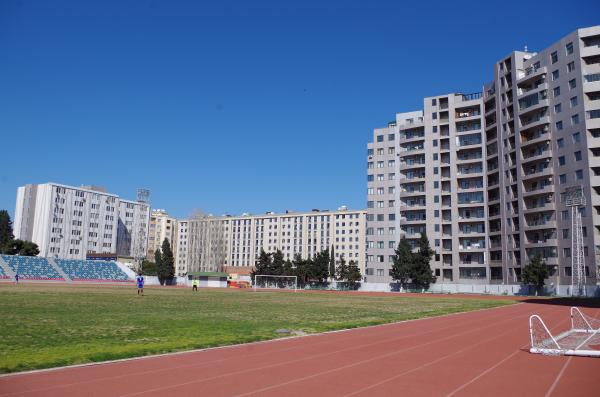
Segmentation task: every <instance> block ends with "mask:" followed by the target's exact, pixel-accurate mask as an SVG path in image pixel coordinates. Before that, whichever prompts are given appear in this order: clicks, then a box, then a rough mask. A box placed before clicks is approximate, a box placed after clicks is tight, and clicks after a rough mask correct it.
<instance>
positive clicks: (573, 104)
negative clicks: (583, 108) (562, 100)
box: [569, 96, 577, 108]
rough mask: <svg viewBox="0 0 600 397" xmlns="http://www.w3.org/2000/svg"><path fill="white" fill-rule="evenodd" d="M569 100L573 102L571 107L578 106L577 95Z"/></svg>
mask: <svg viewBox="0 0 600 397" xmlns="http://www.w3.org/2000/svg"><path fill="white" fill-rule="evenodd" d="M569 102H570V103H571V107H572V108H574V107H575V106H577V97H576V96H574V97H573V98H571V99H570V100H569Z"/></svg>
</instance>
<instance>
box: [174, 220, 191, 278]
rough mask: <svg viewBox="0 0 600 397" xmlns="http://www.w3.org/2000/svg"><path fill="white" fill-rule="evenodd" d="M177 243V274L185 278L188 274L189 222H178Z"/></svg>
mask: <svg viewBox="0 0 600 397" xmlns="http://www.w3.org/2000/svg"><path fill="white" fill-rule="evenodd" d="M175 233H176V236H177V237H176V239H175V240H176V242H175V273H176V274H177V275H178V276H185V275H186V274H187V272H188V266H187V253H188V220H187V219H180V220H178V221H177V227H176V231H175Z"/></svg>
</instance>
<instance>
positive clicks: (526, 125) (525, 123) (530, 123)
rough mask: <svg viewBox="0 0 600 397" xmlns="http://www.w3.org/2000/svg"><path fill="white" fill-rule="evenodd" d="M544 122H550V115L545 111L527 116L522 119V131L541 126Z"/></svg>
mask: <svg viewBox="0 0 600 397" xmlns="http://www.w3.org/2000/svg"><path fill="white" fill-rule="evenodd" d="M544 124H550V116H548V115H547V114H545V113H544V114H543V115H539V116H536V117H527V118H525V119H521V132H524V131H526V130H529V129H531V128H535V127H540V126H542V125H544Z"/></svg>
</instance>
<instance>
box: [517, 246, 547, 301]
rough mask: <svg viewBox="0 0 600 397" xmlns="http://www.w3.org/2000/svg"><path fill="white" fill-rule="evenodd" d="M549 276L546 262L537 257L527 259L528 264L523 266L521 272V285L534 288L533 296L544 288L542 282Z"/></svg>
mask: <svg viewBox="0 0 600 397" xmlns="http://www.w3.org/2000/svg"><path fill="white" fill-rule="evenodd" d="M548 276H549V272H548V267H547V266H546V262H545V261H543V260H542V258H541V257H540V256H539V255H536V256H534V257H532V258H529V263H528V264H527V265H525V267H524V268H523V271H522V272H521V280H523V283H525V284H529V285H533V286H535V294H536V295H537V294H538V292H539V291H541V290H542V288H543V287H544V280H545V279H547V278H548Z"/></svg>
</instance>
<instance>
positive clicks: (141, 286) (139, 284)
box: [136, 274, 144, 296]
mask: <svg viewBox="0 0 600 397" xmlns="http://www.w3.org/2000/svg"><path fill="white" fill-rule="evenodd" d="M136 281H137V293H138V295H140V294H141V295H142V296H144V276H142V275H141V274H139V275H138V276H137V279H136Z"/></svg>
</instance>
